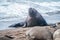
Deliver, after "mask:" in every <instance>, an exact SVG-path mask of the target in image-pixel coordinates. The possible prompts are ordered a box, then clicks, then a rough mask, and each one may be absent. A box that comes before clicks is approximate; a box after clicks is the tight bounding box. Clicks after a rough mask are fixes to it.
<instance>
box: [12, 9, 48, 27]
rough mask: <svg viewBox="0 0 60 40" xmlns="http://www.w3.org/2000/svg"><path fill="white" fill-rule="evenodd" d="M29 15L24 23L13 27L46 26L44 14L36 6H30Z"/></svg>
mask: <svg viewBox="0 0 60 40" xmlns="http://www.w3.org/2000/svg"><path fill="white" fill-rule="evenodd" d="M28 14H29V15H28V16H27V18H26V20H25V22H23V23H22V25H21V23H18V24H15V25H13V27H14V26H15V27H17V26H23V27H33V26H46V25H47V23H46V21H45V19H44V18H43V17H42V15H41V14H40V13H39V12H38V11H37V10H36V9H34V8H29V11H28Z"/></svg>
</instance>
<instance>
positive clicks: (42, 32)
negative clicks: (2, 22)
mask: <svg viewBox="0 0 60 40" xmlns="http://www.w3.org/2000/svg"><path fill="white" fill-rule="evenodd" d="M52 39H53V35H52V33H51V32H50V31H49V30H48V29H46V28H45V27H33V28H31V29H30V30H28V31H26V40H52Z"/></svg>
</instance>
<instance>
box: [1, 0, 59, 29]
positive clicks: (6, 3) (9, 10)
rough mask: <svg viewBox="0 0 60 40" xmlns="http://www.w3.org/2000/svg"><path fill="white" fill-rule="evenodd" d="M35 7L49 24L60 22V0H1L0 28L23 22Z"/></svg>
mask: <svg viewBox="0 0 60 40" xmlns="http://www.w3.org/2000/svg"><path fill="white" fill-rule="evenodd" d="M30 7H32V8H35V9H36V10H37V11H38V12H39V13H40V14H41V15H42V16H43V17H44V19H45V20H46V22H47V23H48V24H51V23H57V22H60V0H0V30H4V29H9V27H8V26H9V25H12V24H15V23H19V22H22V21H24V20H25V19H26V17H27V16H28V9H29V8H30Z"/></svg>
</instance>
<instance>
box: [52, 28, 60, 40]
mask: <svg viewBox="0 0 60 40" xmlns="http://www.w3.org/2000/svg"><path fill="white" fill-rule="evenodd" d="M56 38H60V29H57V30H56V31H55V32H54V34H53V39H54V40H56Z"/></svg>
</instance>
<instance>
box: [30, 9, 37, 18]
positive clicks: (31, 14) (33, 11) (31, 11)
mask: <svg viewBox="0 0 60 40" xmlns="http://www.w3.org/2000/svg"><path fill="white" fill-rule="evenodd" d="M36 14H37V10H36V9H34V8H29V16H30V17H36Z"/></svg>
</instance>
